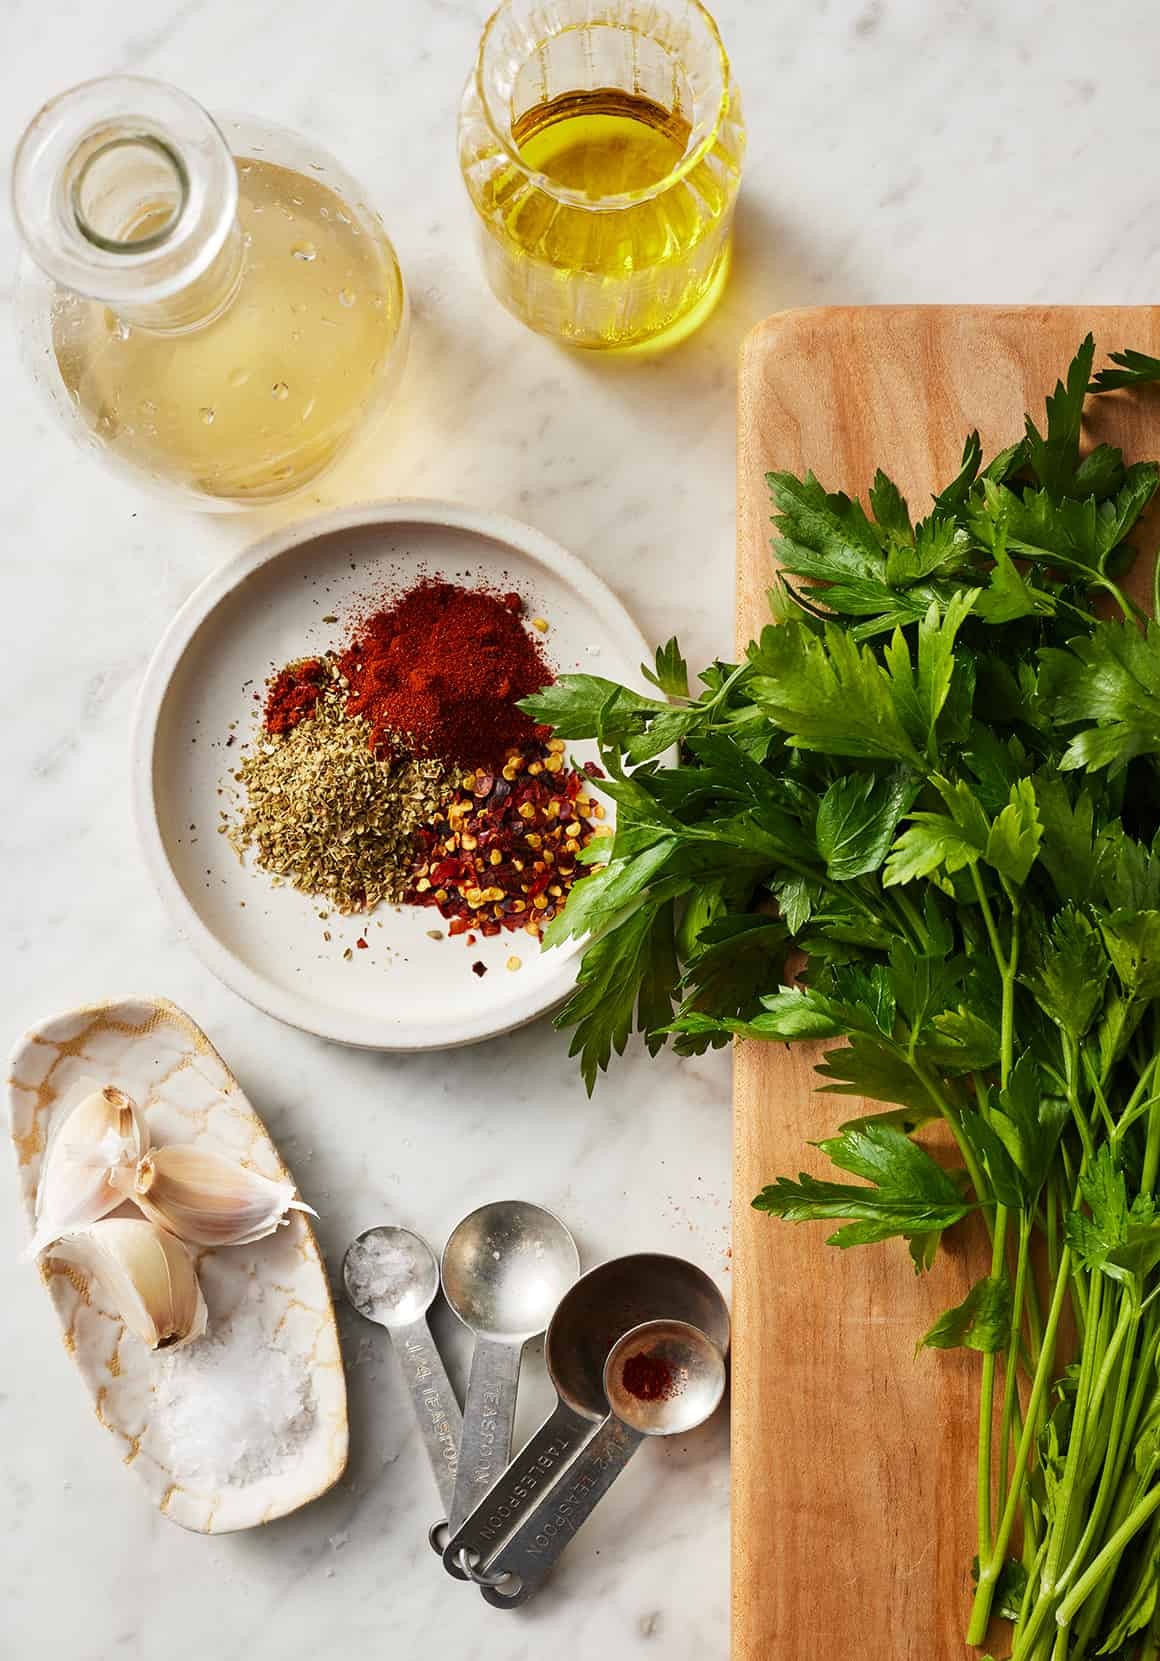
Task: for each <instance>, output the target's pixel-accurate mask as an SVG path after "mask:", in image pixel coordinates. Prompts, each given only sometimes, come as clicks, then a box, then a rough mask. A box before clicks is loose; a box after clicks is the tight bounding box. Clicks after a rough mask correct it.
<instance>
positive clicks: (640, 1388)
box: [472, 1321, 725, 1609]
mask: <svg viewBox="0 0 1160 1661" xmlns="http://www.w3.org/2000/svg"><path fill="white" fill-rule="evenodd" d="M604 1391H605V1395H606V1396H607V1398H608V1405H609V1407H610V1409H611V1411H610V1413H609V1415H608V1417H607V1419H605V1421H604V1423H603V1424H602V1425H601V1427H600V1429H599V1430H598V1431H597V1432H596V1435H595V1436H594V1437H593V1438H592V1440H591V1441H590V1442H589V1443H588V1445H587V1447H586V1448H585V1449H584V1450H583V1452H582V1453H581V1454H580V1455H579V1456H578V1457H577V1458H576V1460H575V1461H574V1463H573V1464H572V1465H571V1466H570V1467H569V1469H568V1472H567V1475H566V1476H565V1477H564V1479H563V1481H562V1482H559V1483H557V1484H556V1485H555V1487H553V1488H551V1489H549V1490H548V1493H547V1495H546V1497H545V1498H544V1499H543V1500H541V1502H540V1503H539V1504H538V1505H537V1506H536V1507H535V1508H534V1509H533V1510H532V1511H531V1512H529V1514H528V1515H527V1516H526V1517H525V1519H524V1521H523V1522H522V1523H521V1525H520V1527H519V1528H518V1529H517V1530H516V1532H515V1533H514V1534H512V1535H511V1536H509V1538H508V1539H507V1540H506V1541H505V1542H504V1544H503V1545H502V1546H501V1547H500V1549H499V1551H498V1552H497V1553H496V1554H495V1556H494V1557H493V1558H491V1559H490V1561H489V1562H488V1563H487V1564H486V1565H485V1567H484V1568H483V1569H481V1570H476V1571H475V1572H474V1573H473V1575H472V1579H473V1580H476V1581H478V1582H479V1585H480V1590H481V1591H482V1593H483V1596H484V1598H485V1599H486V1600H487V1602H488V1603H490V1604H492V1605H493V1607H494V1608H496V1609H512V1608H515V1607H516V1606H517V1605H519V1604H521V1603H526V1602H527V1600H528V1598H530V1597H531V1596H532V1594H533V1593H534V1592H536V1591H537V1590H538V1589H539V1587H540V1586H541V1585H542V1584H543V1582H544V1580H546V1578H547V1577H548V1575H549V1574H550V1573H551V1571H552V1569H553V1568H554V1567H555V1565H556V1563H557V1562H558V1561H559V1559H560V1557H561V1555H562V1553H563V1551H564V1548H565V1547H566V1546H567V1545H568V1543H569V1541H570V1540H571V1539H572V1537H573V1536H574V1535H575V1533H576V1531H577V1530H578V1529H579V1528H580V1527H581V1526H582V1524H584V1523H585V1522H587V1520H588V1518H589V1517H590V1516H591V1515H592V1513H593V1511H594V1510H595V1509H596V1506H597V1505H598V1504H599V1502H600V1501H601V1500H602V1499H603V1497H604V1495H605V1494H606V1493H607V1492H608V1490H609V1489H610V1488H611V1487H612V1484H613V1482H615V1480H616V1478H617V1477H618V1476H619V1475H620V1473H621V1471H622V1470H623V1469H624V1467H625V1466H626V1465H627V1464H628V1462H629V1460H630V1459H631V1458H632V1456H633V1454H634V1453H635V1452H636V1450H637V1448H639V1447H640V1445H641V1443H642V1442H643V1441H644V1440H645V1438H646V1437H649V1436H678V1435H680V1434H682V1433H683V1432H685V1431H689V1430H693V1429H695V1428H696V1426H697V1425H701V1424H704V1422H705V1420H706V1419H708V1418H710V1417H711V1415H712V1414H713V1413H715V1412H716V1410H717V1408H718V1406H719V1405H720V1402H721V1398H722V1396H723V1395H724V1393H725V1356H724V1354H723V1352H722V1350H721V1349H720V1347H719V1346H718V1345H717V1344H715V1343H714V1342H713V1340H712V1339H711V1338H709V1337H707V1336H706V1335H705V1333H703V1332H701V1331H699V1330H698V1329H697V1328H696V1327H694V1326H690V1325H689V1324H688V1323H687V1322H685V1321H647V1322H645V1324H644V1325H643V1326H638V1327H634V1328H633V1329H632V1331H631V1332H628V1333H626V1334H625V1335H624V1337H623V1338H621V1339H620V1340H619V1342H618V1343H617V1344H616V1345H614V1347H613V1349H612V1351H611V1353H610V1355H609V1357H608V1360H607V1361H606V1362H605V1364H604Z"/></svg>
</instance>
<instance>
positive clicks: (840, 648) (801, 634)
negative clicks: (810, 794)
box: [749, 622, 924, 772]
mask: <svg viewBox="0 0 1160 1661" xmlns="http://www.w3.org/2000/svg"><path fill="white" fill-rule="evenodd" d="M749 662H750V666H751V668H752V670H753V676H752V679H751V681H750V683H749V684H750V689H751V692H752V695H753V698H754V700H755V702H756V703H757V705H758V707H759V708H760V709H761V710H762V711H763V712H764V713H765V714H766V715H767V716H768V718H769V719H770V720H771V721H773V722H775V723H776V725H777V726H779V727H780V728H781V729H782V731H783V732H785V733H787V734H788V735H789V736H788V741H789V743H790V745H791V746H793V747H795V748H798V749H803V750H826V751H828V752H829V753H830V754H832V755H842V756H856V757H865V758H869V759H872V760H879V761H900V762H903V763H904V764H906V765H907V766H909V767H912V768H913V769H914V770H915V771H916V772H917V771H922V770H923V767H924V762H923V758H922V755H921V754H920V752H919V751H918V750H917V749H916V747H915V745H914V743H913V742H912V740H911V738H910V736H909V734H908V733H907V730H906V727H905V725H904V723H903V720H902V717H901V715H900V714H899V710H898V707H897V704H896V702H895V697H894V692H893V688H892V685H891V680H890V677H889V676H888V675H887V673H886V671H885V670H884V669H883V668H882V665H881V664H880V663H879V662H878V661H877V659H876V658H875V657H874V655H873V653H872V652H871V651H870V650H869V648H868V647H860V646H859V645H858V644H857V642H856V641H854V640H852V639H851V638H850V636H849V635H848V634H846V633H844V632H843V631H842V630H840V629H838V628H836V627H834V626H833V625H827V626H826V629H825V632H824V634H823V636H822V637H821V638H819V637H818V636H816V635H814V634H813V633H812V632H811V631H810V629H808V628H807V627H806V626H805V625H804V624H802V623H793V622H790V623H783V624H781V625H780V626H779V627H774V628H768V629H766V630H765V631H764V632H763V634H762V636H761V639H760V641H759V642H757V644H755V645H754V646H752V647H751V648H750V655H749Z"/></svg>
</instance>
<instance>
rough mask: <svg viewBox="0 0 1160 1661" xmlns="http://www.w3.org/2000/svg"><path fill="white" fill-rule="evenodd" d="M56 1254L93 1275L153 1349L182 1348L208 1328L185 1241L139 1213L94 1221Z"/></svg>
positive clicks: (65, 1241) (131, 1327)
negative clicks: (182, 1241) (175, 1237)
mask: <svg viewBox="0 0 1160 1661" xmlns="http://www.w3.org/2000/svg"><path fill="white" fill-rule="evenodd" d="M118 1197H119V1196H118ZM52 1255H53V1256H54V1257H59V1258H62V1259H63V1260H64V1261H65V1262H67V1263H73V1264H75V1265H76V1266H77V1267H78V1268H79V1269H82V1270H84V1271H86V1272H87V1273H89V1274H91V1275H92V1277H93V1279H94V1280H96V1281H97V1283H98V1284H99V1286H100V1287H101V1290H102V1291H103V1292H104V1294H105V1297H106V1298H107V1299H108V1301H109V1303H110V1304H111V1305H112V1306H113V1307H114V1308H115V1310H116V1312H117V1314H118V1315H119V1316H120V1318H121V1319H122V1320H123V1321H124V1323H125V1325H126V1326H127V1327H128V1329H129V1331H130V1332H131V1333H133V1334H134V1336H135V1337H137V1338H140V1339H141V1341H142V1343H144V1344H147V1345H148V1347H149V1348H150V1349H151V1350H160V1349H180V1348H181V1346H182V1345H183V1344H191V1343H192V1342H193V1341H194V1339H195V1338H200V1337H201V1335H202V1333H203V1332H204V1331H205V1328H206V1320H207V1315H206V1307H205V1299H204V1298H203V1297H202V1295H201V1287H200V1285H199V1284H198V1279H197V1271H196V1269H195V1268H194V1266H193V1259H192V1257H191V1256H190V1255H189V1253H188V1251H187V1250H186V1249H185V1247H184V1246H183V1245H182V1243H181V1241H180V1240H175V1239H174V1237H173V1235H172V1234H166V1233H165V1232H164V1230H162V1229H159V1228H155V1227H154V1226H153V1224H152V1223H147V1222H145V1221H143V1220H142V1219H141V1218H140V1217H127V1218H121V1217H106V1218H105V1219H104V1220H103V1221H102V1222H97V1223H90V1224H89V1226H88V1227H87V1228H83V1229H79V1230H77V1232H76V1233H74V1234H69V1235H67V1236H66V1237H65V1238H64V1239H63V1240H61V1241H60V1243H59V1244H58V1245H57V1246H56V1247H55V1248H54V1250H53V1253H52Z"/></svg>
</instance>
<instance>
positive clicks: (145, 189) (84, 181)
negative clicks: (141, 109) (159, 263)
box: [72, 133, 189, 254]
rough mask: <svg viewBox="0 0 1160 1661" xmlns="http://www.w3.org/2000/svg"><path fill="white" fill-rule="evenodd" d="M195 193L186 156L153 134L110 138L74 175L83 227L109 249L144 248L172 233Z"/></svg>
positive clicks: (77, 210) (91, 238) (78, 217)
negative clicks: (187, 167) (190, 189)
mask: <svg viewBox="0 0 1160 1661" xmlns="http://www.w3.org/2000/svg"><path fill="white" fill-rule="evenodd" d="M188 197H189V177H188V174H187V172H186V169H185V164H184V163H183V162H182V160H181V157H180V156H179V155H178V154H177V153H176V152H175V151H173V150H171V149H170V148H169V146H168V145H167V144H165V143H164V142H163V141H162V140H161V139H159V138H154V137H152V136H151V135H149V134H144V133H142V134H136V135H133V136H129V137H120V138H114V139H108V140H105V141H103V142H101V143H99V144H98V146H97V147H96V148H95V149H94V150H93V151H92V153H91V154H90V155H88V156H86V157H84V159H83V160H82V161H81V163H80V166H79V167H78V169H77V172H76V174H75V177H74V180H73V186H72V210H73V215H74V217H75V219H76V225H77V229H78V230H79V231H80V233H81V235H82V236H83V237H85V238H86V240H87V241H89V242H91V243H92V244H93V245H94V246H95V247H97V248H103V249H105V250H106V251H107V252H109V253H126V254H140V253H145V252H147V251H148V250H149V249H151V248H157V247H160V245H161V244H162V243H163V242H165V240H166V239H167V238H168V237H169V236H170V235H171V234H172V232H173V230H174V227H175V226H176V225H177V223H178V221H179V219H180V218H181V214H182V210H183V209H184V207H185V204H186V202H187V200H188Z"/></svg>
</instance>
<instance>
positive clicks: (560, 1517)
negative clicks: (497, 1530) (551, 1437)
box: [480, 1418, 644, 1609]
mask: <svg viewBox="0 0 1160 1661" xmlns="http://www.w3.org/2000/svg"><path fill="white" fill-rule="evenodd" d="M643 1440H644V1437H643V1436H642V1435H641V1434H640V1432H639V1431H636V1430H633V1429H632V1428H631V1427H630V1426H629V1425H626V1424H622V1423H621V1421H620V1420H619V1419H614V1418H608V1419H606V1420H605V1421H604V1423H603V1424H602V1425H601V1426H600V1429H599V1430H598V1431H597V1432H596V1434H595V1436H593V1438H592V1440H591V1441H590V1442H589V1443H588V1446H587V1447H586V1448H585V1449H584V1450H583V1452H582V1453H580V1454H579V1455H577V1457H576V1459H575V1460H573V1462H572V1464H571V1465H570V1466H569V1467H568V1470H567V1471H566V1472H565V1474H564V1476H563V1477H562V1478H561V1480H560V1481H559V1482H557V1483H556V1484H555V1485H554V1486H553V1487H551V1488H549V1489H548V1491H547V1493H546V1494H545V1495H544V1496H543V1498H542V1499H541V1500H540V1501H539V1502H538V1503H537V1504H536V1505H535V1506H534V1507H533V1508H532V1510H531V1511H530V1512H529V1513H528V1514H527V1515H526V1516H525V1518H524V1520H523V1522H522V1523H521V1524H520V1526H519V1527H518V1528H517V1529H516V1531H515V1533H514V1534H512V1535H510V1536H509V1537H508V1539H506V1540H505V1541H504V1543H503V1545H502V1546H501V1547H500V1549H499V1551H497V1552H496V1554H495V1555H494V1557H491V1558H489V1559H488V1561H487V1562H486V1563H485V1565H484V1569H483V1572H484V1573H485V1574H486V1575H487V1577H488V1579H489V1580H492V1579H494V1578H495V1577H496V1576H499V1575H514V1576H516V1577H517V1578H516V1579H515V1580H513V1581H511V1582H509V1583H508V1585H507V1586H505V1587H503V1588H501V1587H499V1586H493V1585H487V1586H481V1587H480V1590H481V1591H482V1593H483V1595H484V1597H485V1598H486V1599H487V1601H488V1603H490V1604H492V1605H493V1606H494V1607H495V1608H496V1609H513V1608H515V1607H516V1606H517V1605H518V1604H521V1603H526V1602H527V1600H528V1599H529V1598H530V1597H531V1596H532V1594H533V1593H534V1592H536V1591H537V1590H538V1589H539V1587H540V1586H541V1584H542V1583H543V1582H544V1581H545V1580H546V1579H547V1577H548V1575H549V1574H550V1573H551V1572H552V1570H553V1568H554V1567H555V1566H556V1564H557V1562H558V1561H559V1559H560V1557H561V1555H562V1554H563V1551H564V1548H565V1547H566V1546H567V1545H568V1543H569V1541H570V1540H571V1539H572V1537H573V1535H574V1534H575V1533H576V1531H577V1530H578V1529H579V1528H580V1526H581V1525H582V1524H583V1523H585V1522H587V1521H588V1518H589V1517H590V1516H591V1515H592V1513H593V1511H595V1509H596V1507H597V1505H598V1504H599V1502H600V1501H601V1500H602V1499H603V1498H604V1496H605V1494H606V1493H607V1492H608V1490H609V1489H610V1488H611V1487H612V1484H613V1483H614V1482H615V1481H616V1479H617V1477H618V1476H619V1475H620V1473H621V1471H623V1469H624V1467H625V1466H626V1465H627V1464H628V1462H629V1460H630V1459H631V1458H632V1456H633V1454H634V1453H635V1452H636V1450H637V1448H639V1446H640V1444H641V1442H642V1441H643Z"/></svg>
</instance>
